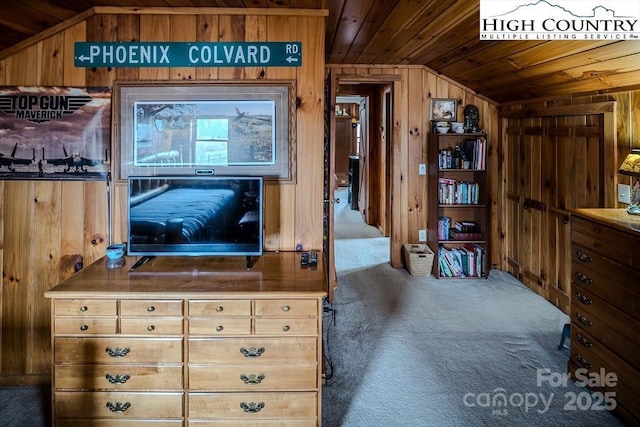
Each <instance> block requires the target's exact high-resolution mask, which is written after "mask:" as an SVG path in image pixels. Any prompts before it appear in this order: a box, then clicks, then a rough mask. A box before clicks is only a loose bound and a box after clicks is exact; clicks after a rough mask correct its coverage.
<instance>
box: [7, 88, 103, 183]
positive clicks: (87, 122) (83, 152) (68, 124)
mask: <svg viewBox="0 0 640 427" xmlns="http://www.w3.org/2000/svg"><path fill="white" fill-rule="evenodd" d="M110 140H111V89H110V88H67V87H21V86H15V87H14V86H12V87H0V179H37V178H45V179H84V180H86V179H104V177H105V176H106V174H107V172H108V171H109V144H110Z"/></svg>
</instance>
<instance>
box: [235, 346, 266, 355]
mask: <svg viewBox="0 0 640 427" xmlns="http://www.w3.org/2000/svg"><path fill="white" fill-rule="evenodd" d="M240 353H242V355H243V356H244V357H260V356H262V353H264V347H260V348H255V347H249V348H245V347H240Z"/></svg>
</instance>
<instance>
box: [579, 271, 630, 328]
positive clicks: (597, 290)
mask: <svg viewBox="0 0 640 427" xmlns="http://www.w3.org/2000/svg"><path fill="white" fill-rule="evenodd" d="M608 273H609V272H608V271H607V272H604V274H600V273H598V272H595V271H593V270H592V269H591V268H589V266H588V264H583V263H579V262H577V261H574V262H573V264H572V276H571V283H573V284H574V285H575V287H580V288H582V289H585V290H587V291H590V292H592V293H593V294H594V295H597V296H598V297H600V298H601V299H603V300H604V301H606V302H608V303H609V304H610V305H612V306H614V307H616V308H618V309H620V310H621V311H623V312H625V313H626V314H628V315H630V316H632V317H635V318H636V319H638V320H640V293H638V292H634V290H635V287H637V286H638V285H637V283H640V275H638V276H639V277H638V278H636V279H635V281H636V283H634V284H631V283H628V282H620V283H619V282H614V281H612V280H611V278H610V275H609V274H608ZM572 289H573V288H572Z"/></svg>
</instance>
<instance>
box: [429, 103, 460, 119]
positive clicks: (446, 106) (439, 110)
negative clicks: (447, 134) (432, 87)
mask: <svg viewBox="0 0 640 427" xmlns="http://www.w3.org/2000/svg"><path fill="white" fill-rule="evenodd" d="M457 118H458V101H457V100H456V99H452V98H431V121H432V122H455V121H456V120H457Z"/></svg>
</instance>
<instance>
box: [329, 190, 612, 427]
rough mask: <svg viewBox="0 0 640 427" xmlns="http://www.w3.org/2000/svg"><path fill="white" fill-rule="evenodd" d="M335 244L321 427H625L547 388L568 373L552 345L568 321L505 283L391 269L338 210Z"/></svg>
mask: <svg viewBox="0 0 640 427" xmlns="http://www.w3.org/2000/svg"><path fill="white" fill-rule="evenodd" d="M340 191H344V190H340ZM340 196H341V197H340V198H341V199H342V200H345V199H346V197H345V196H346V194H344V196H343V195H342V194H340ZM343 197H345V199H343ZM359 223H360V225H358V224H359ZM358 230H360V237H358V233H359V232H358ZM335 237H336V268H337V270H338V291H337V292H336V296H335V301H334V304H333V305H332V307H331V308H332V309H333V311H329V312H328V313H327V314H326V318H325V336H326V338H325V340H326V343H327V346H326V347H327V355H328V358H329V361H330V364H331V365H330V366H329V367H328V368H327V375H328V377H329V378H328V381H327V384H326V385H325V387H324V389H323V425H324V426H331V427H337V426H354V427H356V426H357V427H359V426H380V427H382V426H483V425H486V426H550V425H553V426H621V425H624V424H622V423H621V422H620V421H618V419H617V418H616V417H614V416H613V415H612V414H611V413H609V412H608V411H606V410H598V407H599V406H598V405H595V407H593V408H591V407H590V408H588V409H587V408H586V406H587V405H585V403H588V402H593V403H594V404H595V401H596V397H595V396H593V395H592V393H590V392H589V391H587V390H586V389H584V388H581V387H578V386H576V385H575V384H574V383H572V382H571V381H570V380H569V381H567V383H566V385H557V384H553V385H555V386H551V384H550V383H551V381H549V380H548V378H550V377H551V378H553V379H558V378H561V376H562V375H563V374H564V373H565V372H566V366H567V361H568V357H569V350H568V349H564V350H558V344H559V341H560V336H561V331H562V326H563V325H564V324H565V322H567V321H568V317H567V316H566V315H564V314H563V313H562V312H561V311H559V310H558V309H557V308H556V307H554V306H553V305H551V304H550V303H548V302H547V301H545V300H544V299H542V298H540V297H539V296H538V295H536V294H535V293H534V292H532V291H531V290H529V289H528V288H527V287H525V286H524V285H522V284H521V283H520V282H518V281H517V280H515V278H513V277H512V276H511V275H509V274H507V273H504V272H500V271H494V272H492V274H491V275H490V278H489V279H487V280H485V279H477V280H437V279H435V278H433V277H414V276H411V275H410V274H409V273H408V272H407V271H405V270H397V269H393V268H391V266H390V265H389V263H388V260H389V242H388V239H385V238H383V237H380V233H379V232H377V230H376V229H375V228H373V227H368V226H365V225H364V224H362V220H361V217H360V214H359V213H358V212H357V211H352V210H351V209H350V208H349V207H348V206H346V205H341V206H339V207H337V208H336V235H335ZM567 344H568V343H567ZM545 369H546V370H548V371H547V372H545V371H544V370H545ZM573 396H575V397H577V398H578V399H580V400H579V402H580V405H576V407H575V409H573V407H572V400H571V399H572V397H573ZM505 400H506V402H505ZM578 406H580V407H582V408H583V409H578ZM600 407H601V406H600Z"/></svg>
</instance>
